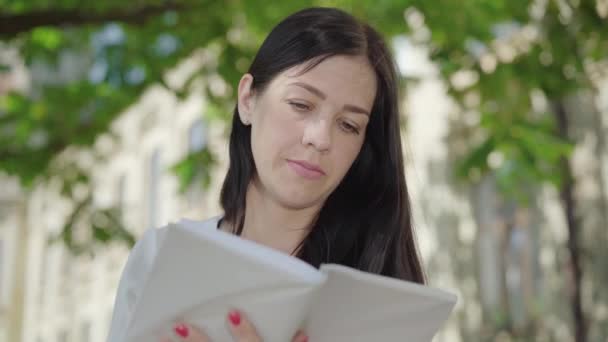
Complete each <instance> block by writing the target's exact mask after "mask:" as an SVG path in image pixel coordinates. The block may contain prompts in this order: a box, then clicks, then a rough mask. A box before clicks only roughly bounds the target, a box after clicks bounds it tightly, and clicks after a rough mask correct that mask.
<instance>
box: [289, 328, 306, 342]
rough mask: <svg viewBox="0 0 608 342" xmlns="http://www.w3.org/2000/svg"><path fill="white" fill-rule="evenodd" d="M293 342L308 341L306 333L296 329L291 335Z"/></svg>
mask: <svg viewBox="0 0 608 342" xmlns="http://www.w3.org/2000/svg"><path fill="white" fill-rule="evenodd" d="M293 342H308V335H306V334H305V333H304V332H303V331H302V330H300V331H298V333H297V334H296V336H294V337H293Z"/></svg>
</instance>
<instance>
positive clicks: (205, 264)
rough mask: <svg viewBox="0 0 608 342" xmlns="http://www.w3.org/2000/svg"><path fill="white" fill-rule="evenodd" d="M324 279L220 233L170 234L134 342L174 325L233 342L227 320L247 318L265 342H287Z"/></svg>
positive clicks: (141, 305) (132, 332)
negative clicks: (237, 313)
mask: <svg viewBox="0 0 608 342" xmlns="http://www.w3.org/2000/svg"><path fill="white" fill-rule="evenodd" d="M324 280H325V275H323V274H322V273H320V272H319V271H317V270H316V269H315V268H313V267H311V266H310V265H308V264H306V263H304V262H302V261H300V260H297V259H296V258H293V257H291V256H289V255H286V254H283V253H280V252H278V251H275V250H272V249H270V248H268V247H265V246H262V245H259V244H256V243H254V242H252V241H248V240H244V239H241V238H239V237H237V236H235V235H232V234H228V233H225V232H223V231H219V230H215V229H213V230H210V229H200V227H197V226H196V224H193V223H187V222H186V223H184V222H181V223H180V224H176V225H173V226H171V227H169V228H168V230H167V232H166V237H165V239H164V241H163V243H162V245H161V246H160V249H159V252H158V255H157V257H156V259H155V261H154V266H153V269H152V272H151V273H150V276H149V278H148V281H147V283H146V285H145V287H144V289H143V291H142V294H141V297H140V300H139V301H138V302H137V305H136V308H135V313H134V315H133V320H132V321H131V322H130V326H129V334H128V335H129V336H130V338H129V341H146V342H149V341H156V340H158V338H159V337H160V336H161V335H164V334H166V333H168V332H169V331H170V329H171V326H172V323H173V322H174V321H175V320H178V319H180V320H185V321H186V322H189V323H191V324H193V325H195V326H197V327H199V328H201V329H203V330H204V331H205V332H206V333H207V334H208V335H209V336H210V337H211V340H212V341H232V337H230V335H229V331H228V329H227V327H226V323H225V322H226V316H227V315H228V312H229V310H230V309H232V308H237V309H239V310H241V311H242V312H244V313H245V314H246V315H247V316H248V317H249V319H250V320H251V321H252V323H253V324H254V325H255V326H256V329H257V330H258V332H259V333H260V335H261V336H262V338H263V340H264V341H268V342H285V341H290V340H291V338H292V336H293V334H294V332H295V331H296V330H297V329H298V328H300V324H301V322H302V321H303V320H304V317H305V316H306V313H307V312H308V310H309V309H310V305H311V302H312V297H314V292H315V290H316V289H317V288H318V287H319V286H320V284H321V283H323V282H324Z"/></svg>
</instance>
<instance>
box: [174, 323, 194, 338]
mask: <svg viewBox="0 0 608 342" xmlns="http://www.w3.org/2000/svg"><path fill="white" fill-rule="evenodd" d="M173 330H174V331H175V333H176V334H178V335H179V336H181V337H183V338H186V337H188V335H190V329H188V327H187V326H186V325H184V324H177V325H175V326H174V327H173Z"/></svg>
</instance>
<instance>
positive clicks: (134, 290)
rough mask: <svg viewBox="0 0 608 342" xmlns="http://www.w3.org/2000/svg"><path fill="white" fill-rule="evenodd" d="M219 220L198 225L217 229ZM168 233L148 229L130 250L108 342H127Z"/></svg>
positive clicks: (216, 218)
mask: <svg viewBox="0 0 608 342" xmlns="http://www.w3.org/2000/svg"><path fill="white" fill-rule="evenodd" d="M219 220H220V216H216V217H213V218H210V219H207V220H205V221H202V222H198V223H197V224H199V225H200V226H201V227H202V228H203V229H216V228H217V226H218V223H219ZM167 229H168V227H163V228H159V229H148V230H147V231H146V232H145V233H144V235H143V236H142V237H141V239H139V240H138V241H137V243H136V244H135V246H134V247H133V249H132V250H131V253H130V254H129V258H128V259H127V263H126V265H125V268H124V269H123V271H122V275H121V277H120V282H119V284H118V290H117V292H116V299H115V301H114V312H113V314H112V323H111V325H110V332H109V335H108V340H107V341H108V342H127V336H126V334H127V328H128V327H129V323H130V322H131V318H132V317H131V316H132V314H133V309H134V308H135V305H136V304H137V300H138V299H139V295H140V292H141V289H142V288H143V286H144V284H145V282H146V279H147V277H148V274H149V273H150V270H151V268H152V265H153V263H154V259H155V258H156V254H157V252H158V249H159V247H160V245H161V243H162V241H163V240H164V238H165V234H166V232H167ZM151 342H152V341H151Z"/></svg>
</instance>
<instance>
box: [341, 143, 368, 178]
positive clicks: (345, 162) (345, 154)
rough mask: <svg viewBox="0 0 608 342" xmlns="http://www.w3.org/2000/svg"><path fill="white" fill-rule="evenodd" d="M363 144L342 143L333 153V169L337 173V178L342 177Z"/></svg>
mask: <svg viewBox="0 0 608 342" xmlns="http://www.w3.org/2000/svg"><path fill="white" fill-rule="evenodd" d="M362 145H363V142H357V143H353V141H352V140H350V141H347V142H344V143H343V144H341V145H339V146H340V147H339V148H337V149H336V151H335V154H334V156H335V158H334V161H335V167H336V170H337V171H339V176H340V177H344V175H345V174H346V172H347V171H348V169H350V167H351V165H352V164H353V162H354V161H355V159H356V158H357V156H358V155H359V152H360V151H361V146H362Z"/></svg>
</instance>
